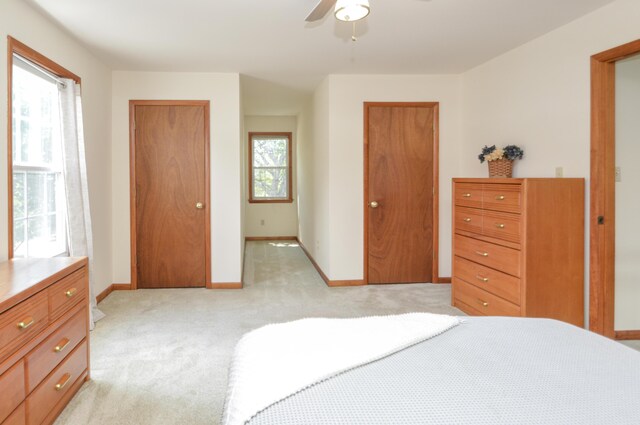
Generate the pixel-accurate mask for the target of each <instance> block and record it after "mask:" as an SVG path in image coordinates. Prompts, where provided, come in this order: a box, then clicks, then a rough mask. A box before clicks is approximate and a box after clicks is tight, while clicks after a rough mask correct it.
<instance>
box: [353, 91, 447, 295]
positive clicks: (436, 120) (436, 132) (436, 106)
mask: <svg viewBox="0 0 640 425" xmlns="http://www.w3.org/2000/svg"><path fill="white" fill-rule="evenodd" d="M376 106H387V107H404V108H416V107H417V108H433V206H432V208H433V214H432V216H433V222H432V235H433V241H432V246H433V267H432V269H431V281H432V283H448V282H450V280H449V279H444V278H440V277H439V276H438V274H439V273H438V258H439V242H440V239H439V227H438V226H439V205H440V203H439V188H440V184H439V181H440V174H439V140H440V102H364V207H363V208H364V210H363V211H364V270H363V272H364V273H363V276H364V284H365V285H368V284H369V214H368V208H369V109H370V108H372V107H376Z"/></svg>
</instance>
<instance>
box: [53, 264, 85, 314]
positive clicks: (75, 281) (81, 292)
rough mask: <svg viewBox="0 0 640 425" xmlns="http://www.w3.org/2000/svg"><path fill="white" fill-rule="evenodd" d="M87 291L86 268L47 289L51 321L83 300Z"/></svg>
mask: <svg viewBox="0 0 640 425" xmlns="http://www.w3.org/2000/svg"><path fill="white" fill-rule="evenodd" d="M87 290H88V289H87V268H86V267H83V268H81V269H79V270H76V271H75V272H73V273H72V274H70V275H69V276H67V277H65V278H63V279H61V280H60V281H59V282H57V283H55V284H53V285H51V287H49V289H48V293H49V311H50V313H51V320H55V319H57V318H58V317H60V316H61V315H62V314H64V312H66V311H68V310H69V309H70V308H71V307H73V306H74V305H76V304H77V303H79V302H80V301H82V300H83V299H85V298H86V296H87Z"/></svg>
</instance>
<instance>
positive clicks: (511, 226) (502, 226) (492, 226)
mask: <svg viewBox="0 0 640 425" xmlns="http://www.w3.org/2000/svg"><path fill="white" fill-rule="evenodd" d="M520 223H521V221H520V215H519V214H511V213H503V212H496V211H484V214H483V217H482V234H483V235H485V236H491V237H493V238H498V239H503V240H505V241H509V242H515V243H520V234H521V227H522V226H521V225H520Z"/></svg>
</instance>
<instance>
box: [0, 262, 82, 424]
mask: <svg viewBox="0 0 640 425" xmlns="http://www.w3.org/2000/svg"><path fill="white" fill-rule="evenodd" d="M88 378H89V286H88V270H87V260H86V258H68V257H66V258H41V259H15V260H10V261H6V262H2V263H0V424H2V425H25V424H28V425H40V424H50V423H52V422H53V421H54V420H55V419H56V417H57V416H58V415H59V414H60V412H61V411H62V409H64V407H65V406H66V405H67V403H68V402H69V400H70V399H71V397H73V395H74V394H75V393H76V392H77V391H78V389H79V388H80V386H81V385H82V384H83V382H84V381H86V380H87V379H88Z"/></svg>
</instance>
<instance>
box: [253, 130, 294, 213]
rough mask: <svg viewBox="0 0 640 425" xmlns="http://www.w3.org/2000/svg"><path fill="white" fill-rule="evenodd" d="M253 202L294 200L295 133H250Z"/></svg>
mask: <svg viewBox="0 0 640 425" xmlns="http://www.w3.org/2000/svg"><path fill="white" fill-rule="evenodd" d="M249 191H250V194H251V195H250V197H249V202H255V203H259V202H263V203H267V202H293V198H292V196H291V133H249Z"/></svg>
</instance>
